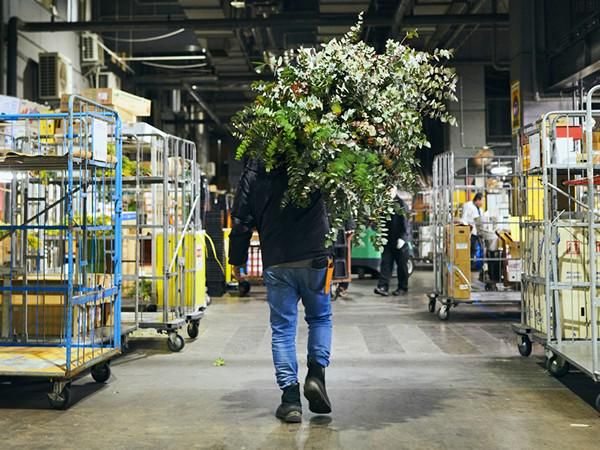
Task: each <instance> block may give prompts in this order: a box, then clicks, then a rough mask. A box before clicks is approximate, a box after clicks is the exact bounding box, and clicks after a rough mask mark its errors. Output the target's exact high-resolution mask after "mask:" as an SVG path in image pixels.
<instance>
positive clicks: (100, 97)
mask: <svg viewBox="0 0 600 450" xmlns="http://www.w3.org/2000/svg"><path fill="white" fill-rule="evenodd" d="M81 96H82V97H85V98H88V99H90V100H92V101H94V102H96V103H100V104H101V105H104V106H107V107H109V108H111V109H114V110H115V111H117V112H118V113H119V116H120V117H121V121H122V122H124V123H131V122H136V121H137V118H138V117H147V116H149V115H150V110H151V107H152V102H151V101H150V100H148V99H146V98H144V97H139V96H137V95H134V94H130V93H129V92H125V91H122V90H120V89H112V88H93V89H84V90H83V91H82V92H81ZM68 101H69V95H63V96H62V98H61V102H60V109H61V111H67V110H68Z"/></svg>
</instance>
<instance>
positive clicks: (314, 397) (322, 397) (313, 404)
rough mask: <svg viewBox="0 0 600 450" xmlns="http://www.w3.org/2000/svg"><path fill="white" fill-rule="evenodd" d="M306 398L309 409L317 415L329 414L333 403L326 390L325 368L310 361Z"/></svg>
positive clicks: (305, 391) (305, 387)
mask: <svg viewBox="0 0 600 450" xmlns="http://www.w3.org/2000/svg"><path fill="white" fill-rule="evenodd" d="M304 396H305V397H306V399H307V400H308V408H309V409H310V410H311V411H312V412H314V413H316V414H329V413H330V412H331V402H330V401H329V397H328V396H327V390H326V389H325V367H323V366H321V365H319V364H317V363H316V362H314V361H311V360H309V361H308V374H307V375H306V382H305V383H304Z"/></svg>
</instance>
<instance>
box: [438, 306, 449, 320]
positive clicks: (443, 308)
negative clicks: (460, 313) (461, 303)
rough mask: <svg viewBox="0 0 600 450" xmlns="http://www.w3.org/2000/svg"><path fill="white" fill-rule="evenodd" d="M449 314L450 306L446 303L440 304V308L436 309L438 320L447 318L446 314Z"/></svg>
mask: <svg viewBox="0 0 600 450" xmlns="http://www.w3.org/2000/svg"><path fill="white" fill-rule="evenodd" d="M449 315H450V307H449V306H448V305H442V306H441V308H440V310H439V311H438V317H439V318H440V320H448V316H449Z"/></svg>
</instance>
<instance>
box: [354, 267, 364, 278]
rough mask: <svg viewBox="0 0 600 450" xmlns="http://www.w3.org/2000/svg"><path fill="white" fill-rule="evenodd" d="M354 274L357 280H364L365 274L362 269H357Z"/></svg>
mask: <svg viewBox="0 0 600 450" xmlns="http://www.w3.org/2000/svg"><path fill="white" fill-rule="evenodd" d="M356 273H357V274H358V279H359V280H364V279H365V278H366V277H367V273H366V272H365V269H364V268H363V267H359V268H358V270H357V271H356Z"/></svg>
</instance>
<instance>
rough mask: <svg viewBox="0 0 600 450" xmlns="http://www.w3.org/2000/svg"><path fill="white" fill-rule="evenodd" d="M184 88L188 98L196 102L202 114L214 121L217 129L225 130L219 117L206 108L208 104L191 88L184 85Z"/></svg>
mask: <svg viewBox="0 0 600 450" xmlns="http://www.w3.org/2000/svg"><path fill="white" fill-rule="evenodd" d="M185 88H186V89H187V91H188V93H189V94H190V96H191V97H192V98H193V99H194V100H195V101H196V103H198V105H200V107H201V108H202V109H203V110H204V112H206V114H208V115H209V117H210V118H211V119H212V120H214V122H215V124H216V125H217V127H219V128H221V129H225V126H224V125H223V122H221V119H220V118H219V116H217V115H216V114H215V112H214V111H213V110H212V108H211V107H210V106H208V104H207V103H206V102H205V101H204V100H203V99H202V98H201V97H200V96H199V95H198V94H197V93H196V92H194V90H193V89H192V87H191V86H190V85H185Z"/></svg>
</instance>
